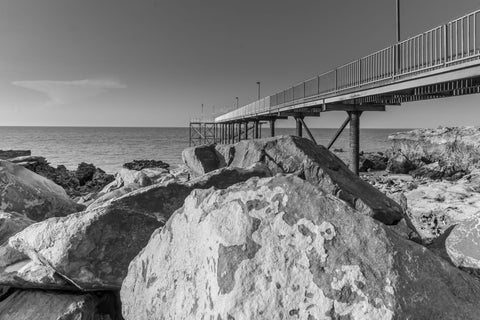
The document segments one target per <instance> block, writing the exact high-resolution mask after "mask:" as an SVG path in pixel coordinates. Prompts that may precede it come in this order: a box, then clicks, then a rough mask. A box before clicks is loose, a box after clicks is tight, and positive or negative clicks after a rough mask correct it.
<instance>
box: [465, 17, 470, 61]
mask: <svg viewBox="0 0 480 320" xmlns="http://www.w3.org/2000/svg"><path fill="white" fill-rule="evenodd" d="M466 31H467V32H466V33H467V56H469V55H470V16H468V17H467V30H466Z"/></svg>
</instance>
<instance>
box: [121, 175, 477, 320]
mask: <svg viewBox="0 0 480 320" xmlns="http://www.w3.org/2000/svg"><path fill="white" fill-rule="evenodd" d="M120 295H121V300H122V314H123V316H124V317H125V319H127V320H137V319H138V320H144V319H149V320H156V319H287V318H288V319H290V318H292V319H293V318H298V319H369V320H374V319H382V320H388V319H424V320H429V319H431V320H434V319H435V320H446V319H452V320H453V319H478V315H479V314H480V305H479V304H478V301H479V299H480V283H479V282H477V281H476V280H475V279H474V278H472V277H471V276H470V275H468V274H466V273H464V272H462V271H461V270H459V269H457V268H455V267H454V266H451V265H450V264H449V263H448V262H446V261H444V260H443V259H441V258H439V257H437V256H436V255H434V254H433V253H431V252H430V251H428V250H427V249H426V248H424V247H422V246H420V245H417V244H415V243H413V242H411V241H408V240H405V239H402V238H401V237H400V236H398V235H397V234H396V233H395V232H393V231H391V230H389V229H388V228H387V226H385V225H383V224H382V223H379V222H377V221H375V220H373V219H371V218H370V217H368V216H365V215H363V214H360V213H359V212H358V211H356V210H354V209H352V208H351V207H350V206H348V205H347V204H346V203H345V202H343V201H340V200H339V199H337V198H335V197H333V196H331V195H326V194H323V193H322V192H320V191H319V190H318V188H317V187H315V186H313V185H311V184H310V183H308V182H306V181H304V180H301V179H299V178H297V177H294V176H289V177H282V176H276V177H274V178H265V179H250V180H248V181H247V182H244V183H239V184H236V185H233V186H231V187H229V188H228V189H226V190H213V189H209V190H195V191H194V192H192V194H191V195H190V196H189V197H188V198H187V199H186V201H185V205H184V206H183V207H182V208H181V209H179V210H178V211H176V212H175V214H174V215H173V216H172V217H171V218H170V220H169V221H168V223H167V224H166V225H165V227H164V228H163V229H158V230H157V231H155V233H154V234H153V235H152V237H151V238H150V241H149V243H148V245H147V246H146V247H145V248H144V249H143V250H142V251H141V252H140V254H139V255H138V256H137V257H136V258H135V259H134V260H133V261H132V263H131V264H130V266H129V270H128V275H127V277H126V278H125V280H124V282H123V284H122V289H121V291H120Z"/></svg>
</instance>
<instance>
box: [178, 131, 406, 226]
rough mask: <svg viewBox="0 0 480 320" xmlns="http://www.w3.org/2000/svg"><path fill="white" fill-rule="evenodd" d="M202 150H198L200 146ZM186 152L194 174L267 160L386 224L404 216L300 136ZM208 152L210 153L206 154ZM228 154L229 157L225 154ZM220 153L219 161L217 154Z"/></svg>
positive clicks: (274, 168)
mask: <svg viewBox="0 0 480 320" xmlns="http://www.w3.org/2000/svg"><path fill="white" fill-rule="evenodd" d="M197 148H199V149H200V150H201V151H200V150H199V151H197V150H196V149H197ZM197 148H191V149H187V151H186V152H184V155H183V157H184V159H188V161H186V162H185V163H186V164H187V166H189V168H190V169H191V170H192V172H193V173H198V172H200V171H201V169H200V168H203V169H202V170H206V168H208V169H213V168H214V167H215V166H217V167H218V166H222V165H223V166H225V165H226V164H229V166H231V167H240V168H245V167H248V166H250V165H252V164H254V163H256V162H262V163H265V164H266V165H267V166H268V168H269V169H270V171H271V172H272V174H276V173H295V174H297V175H299V176H300V177H302V178H304V179H305V180H307V181H309V182H311V183H312V184H314V185H316V186H318V187H319V188H320V189H321V190H323V191H325V192H326V193H328V194H333V195H335V196H337V197H339V198H341V199H342V200H344V201H346V202H347V203H349V204H350V205H351V206H352V207H353V208H355V209H357V210H359V211H361V212H362V213H364V214H366V215H369V216H372V217H374V218H375V219H377V220H379V221H382V222H383V223H385V224H395V223H397V222H398V221H400V220H401V219H402V217H403V214H402V209H401V207H400V206H399V205H398V204H397V203H395V201H393V200H391V199H390V198H388V197H386V196H385V195H384V194H382V193H381V192H380V191H378V190H377V189H375V188H374V187H373V186H371V185H370V184H369V183H368V182H365V181H363V180H362V179H361V178H359V177H358V176H357V175H355V174H354V173H353V172H351V171H350V170H349V169H348V167H347V166H346V165H345V163H343V161H342V160H340V159H339V158H338V157H337V156H336V155H334V154H333V153H331V152H330V151H329V150H328V149H327V148H325V147H323V146H319V145H316V144H315V143H313V142H312V141H310V140H308V139H304V138H300V137H296V136H279V137H273V138H266V139H256V140H244V141H241V142H239V143H236V144H234V145H231V146H221V147H219V150H218V151H216V152H215V150H213V149H214V146H213V145H212V146H208V147H207V146H202V147H197ZM186 154H187V155H188V156H187V155H186ZM204 154H208V156H205V157H203V155H204ZM227 155H228V157H229V158H228V159H226V158H225V156H227ZM214 156H216V157H217V159H216V160H215V159H214V158H213V157H214Z"/></svg>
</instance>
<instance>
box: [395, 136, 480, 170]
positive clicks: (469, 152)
mask: <svg viewBox="0 0 480 320" xmlns="http://www.w3.org/2000/svg"><path fill="white" fill-rule="evenodd" d="M389 140H390V141H391V142H392V146H391V148H390V150H389V152H388V156H389V158H390V160H389V167H388V168H387V169H389V170H390V171H392V172H394V173H409V172H410V173H411V174H412V175H414V176H426V177H429V178H432V179H440V178H452V179H458V178H460V177H461V176H463V175H465V174H466V173H469V172H471V171H472V170H473V169H474V168H477V167H478V166H479V161H480V128H479V127H453V128H452V127H439V128H437V129H417V130H413V131H409V132H400V133H397V134H394V135H391V136H389Z"/></svg>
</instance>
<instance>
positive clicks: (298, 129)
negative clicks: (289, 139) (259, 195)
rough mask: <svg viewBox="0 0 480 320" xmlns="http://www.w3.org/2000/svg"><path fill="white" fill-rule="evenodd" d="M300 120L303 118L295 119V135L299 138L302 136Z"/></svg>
mask: <svg viewBox="0 0 480 320" xmlns="http://www.w3.org/2000/svg"><path fill="white" fill-rule="evenodd" d="M302 119H303V117H301V116H297V117H295V123H296V128H297V129H296V134H297V136H298V137H301V136H302V135H303V133H302Z"/></svg>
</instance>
